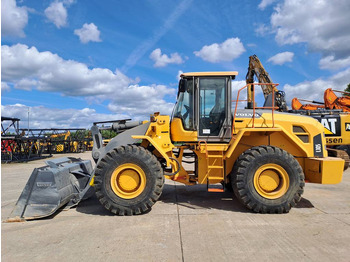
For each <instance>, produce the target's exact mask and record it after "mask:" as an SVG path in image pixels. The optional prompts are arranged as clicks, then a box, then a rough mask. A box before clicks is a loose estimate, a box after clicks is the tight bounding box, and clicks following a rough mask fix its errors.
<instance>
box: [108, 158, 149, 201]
mask: <svg viewBox="0 0 350 262" xmlns="http://www.w3.org/2000/svg"><path fill="white" fill-rule="evenodd" d="M111 187H112V190H113V192H114V193H115V194H116V195H117V196H119V197H121V198H124V199H131V198H135V197H137V196H139V195H140V194H141V193H142V192H143V190H144V189H145V187H146V175H145V172H143V170H142V168H141V167H139V166H138V165H135V164H131V163H128V164H123V165H120V166H118V167H117V168H116V169H115V170H114V171H113V173H112V178H111Z"/></svg>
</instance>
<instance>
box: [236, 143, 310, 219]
mask: <svg viewBox="0 0 350 262" xmlns="http://www.w3.org/2000/svg"><path fill="white" fill-rule="evenodd" d="M231 181H232V187H233V191H234V193H235V195H236V197H237V198H238V199H239V200H240V202H241V203H243V204H244V205H245V206H246V207H247V208H248V209H250V210H253V211H254V212H257V213H288V212H289V210H290V209H291V207H294V206H295V205H296V204H297V203H298V202H299V201H300V199H301V195H302V194H303V192H304V189H303V188H304V185H305V182H304V173H303V170H302V168H301V166H300V165H299V163H298V161H296V160H295V158H294V157H293V156H292V155H291V154H289V153H288V152H286V151H284V150H282V149H280V148H278V147H273V146H259V147H253V148H251V149H249V150H247V151H245V152H244V153H243V154H242V155H241V156H240V157H239V158H238V159H237V161H236V163H235V166H234V169H233V171H232V173H231Z"/></svg>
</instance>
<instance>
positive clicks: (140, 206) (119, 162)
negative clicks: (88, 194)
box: [94, 145, 164, 215]
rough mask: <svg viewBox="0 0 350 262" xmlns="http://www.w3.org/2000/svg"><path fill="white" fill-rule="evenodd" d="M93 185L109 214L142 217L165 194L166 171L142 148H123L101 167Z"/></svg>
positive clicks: (114, 151) (116, 150)
mask: <svg viewBox="0 0 350 262" xmlns="http://www.w3.org/2000/svg"><path fill="white" fill-rule="evenodd" d="M94 183H95V191H96V196H97V198H98V199H99V201H100V202H101V204H102V205H103V206H104V207H105V208H106V209H107V210H109V211H111V212H112V213H114V214H117V215H137V214H142V213H145V212H147V211H149V210H150V209H151V207H152V206H153V205H154V203H155V202H156V201H157V200H158V198H159V197H160V195H161V193H162V189H163V185H164V176H163V169H162V167H161V165H160V163H159V161H158V160H157V158H156V157H155V156H154V155H153V154H152V153H150V152H149V151H148V150H146V149H144V148H143V147H140V146H135V145H128V146H121V147H118V148H115V149H113V150H111V151H110V152H108V153H107V154H106V155H105V156H104V157H103V158H102V159H101V161H100V162H99V163H98V165H97V168H96V171H95V179H94Z"/></svg>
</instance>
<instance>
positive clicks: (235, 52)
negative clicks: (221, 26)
mask: <svg viewBox="0 0 350 262" xmlns="http://www.w3.org/2000/svg"><path fill="white" fill-rule="evenodd" d="M245 51H246V50H245V48H244V46H243V44H242V42H241V40H240V39H239V38H238V37H236V38H229V39H227V40H226V41H224V42H223V43H221V44H217V43H214V44H212V45H209V46H208V45H205V46H203V47H202V49H201V50H199V51H195V52H194V54H195V55H196V56H198V57H200V58H202V59H203V60H204V61H208V62H211V63H219V62H223V61H232V60H233V59H235V58H237V57H239V56H240V55H241V54H242V53H244V52H245Z"/></svg>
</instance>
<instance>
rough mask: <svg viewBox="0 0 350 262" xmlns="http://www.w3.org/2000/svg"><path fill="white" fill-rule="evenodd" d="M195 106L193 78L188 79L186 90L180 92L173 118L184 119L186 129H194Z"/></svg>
mask: <svg viewBox="0 0 350 262" xmlns="http://www.w3.org/2000/svg"><path fill="white" fill-rule="evenodd" d="M193 107H194V106H193V79H188V80H187V87H186V90H185V92H180V93H179V97H178V98H177V103H176V105H175V108H174V114H173V118H174V117H176V118H180V119H181V120H182V124H183V127H184V129H185V130H194V123H193Z"/></svg>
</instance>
